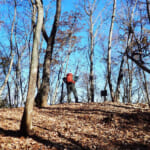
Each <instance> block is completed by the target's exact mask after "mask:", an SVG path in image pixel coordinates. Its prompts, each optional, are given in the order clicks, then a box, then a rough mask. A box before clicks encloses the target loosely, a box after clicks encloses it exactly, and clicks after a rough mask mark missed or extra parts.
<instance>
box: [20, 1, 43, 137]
mask: <svg viewBox="0 0 150 150" xmlns="http://www.w3.org/2000/svg"><path fill="white" fill-rule="evenodd" d="M31 3H32V6H33V11H32V19H34V17H35V16H36V15H37V21H36V22H37V23H36V26H35V32H34V33H33V47H32V57H31V64H30V75H29V85H28V93H27V98H26V105H25V108H24V113H23V116H22V121H21V126H20V132H21V134H22V135H25V136H26V135H29V134H30V133H31V131H32V111H33V105H34V98H35V89H36V81H37V70H38V50H39V43H40V34H41V30H42V24H43V15H44V13H43V3H42V1H41V0H35V1H33V0H31ZM36 10H37V12H36Z"/></svg>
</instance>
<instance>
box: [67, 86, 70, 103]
mask: <svg viewBox="0 0 150 150" xmlns="http://www.w3.org/2000/svg"><path fill="white" fill-rule="evenodd" d="M67 98H68V99H67V101H68V103H70V102H71V86H70V84H67Z"/></svg>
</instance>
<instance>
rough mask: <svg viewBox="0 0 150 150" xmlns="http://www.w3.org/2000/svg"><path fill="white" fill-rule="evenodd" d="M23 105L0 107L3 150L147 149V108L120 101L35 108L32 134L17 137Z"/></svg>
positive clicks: (149, 123) (149, 144) (149, 114)
mask: <svg viewBox="0 0 150 150" xmlns="http://www.w3.org/2000/svg"><path fill="white" fill-rule="evenodd" d="M22 113H23V108H12V109H6V108H5V109H0V149H2V150H5V149H6V150H9V149H10V150H12V149H13V150H40V149H41V150H44V149H45V150H48V149H49V150H59V149H60V150H64V149H65V150H84V149H85V150H130V149H133V150H149V149H150V109H149V108H148V107H147V106H146V105H125V104H120V103H111V102H106V103H79V104H74V103H72V104H59V105H53V106H49V107H48V108H42V109H38V108H34V111H33V134H32V136H30V137H27V138H24V137H20V136H19V132H18V130H19V126H20V120H21V117H22Z"/></svg>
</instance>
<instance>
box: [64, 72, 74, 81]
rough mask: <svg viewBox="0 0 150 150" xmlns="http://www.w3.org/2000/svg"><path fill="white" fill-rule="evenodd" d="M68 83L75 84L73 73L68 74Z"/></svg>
mask: <svg viewBox="0 0 150 150" xmlns="http://www.w3.org/2000/svg"><path fill="white" fill-rule="evenodd" d="M66 80H67V83H75V81H74V80H73V75H72V73H68V74H67V77H66Z"/></svg>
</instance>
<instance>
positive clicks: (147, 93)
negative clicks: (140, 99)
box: [143, 71, 150, 106]
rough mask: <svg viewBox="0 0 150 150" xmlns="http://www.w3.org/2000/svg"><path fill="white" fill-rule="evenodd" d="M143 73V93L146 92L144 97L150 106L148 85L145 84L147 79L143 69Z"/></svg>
mask: <svg viewBox="0 0 150 150" xmlns="http://www.w3.org/2000/svg"><path fill="white" fill-rule="evenodd" d="M143 75H144V83H143V84H144V89H145V93H146V99H147V103H148V105H149V106H150V97H149V92H148V85H147V80H146V74H145V72H144V71H143Z"/></svg>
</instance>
